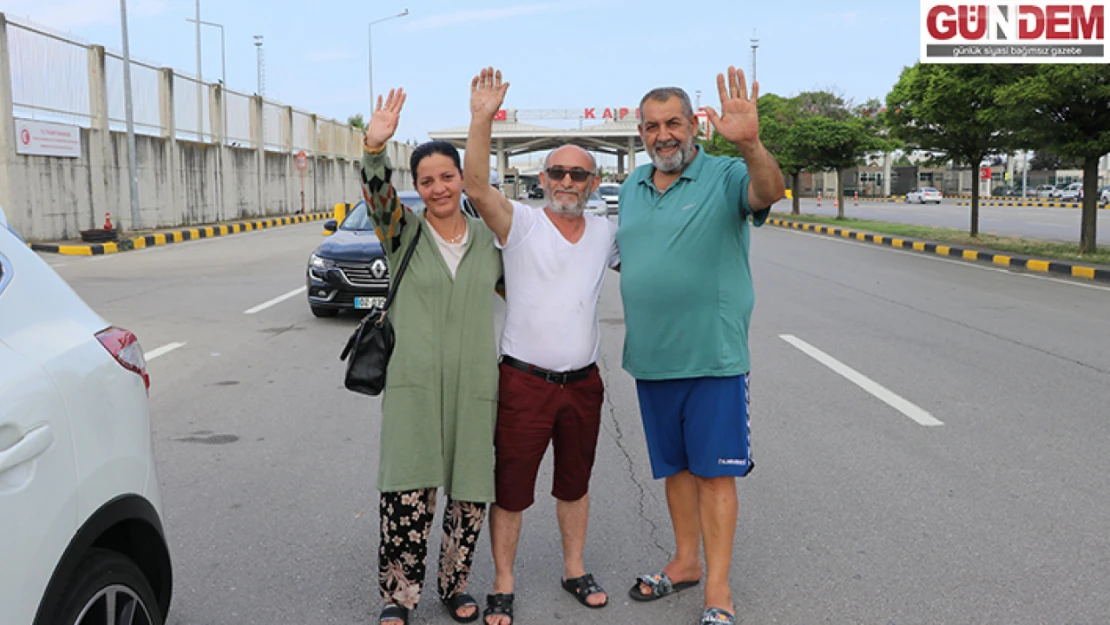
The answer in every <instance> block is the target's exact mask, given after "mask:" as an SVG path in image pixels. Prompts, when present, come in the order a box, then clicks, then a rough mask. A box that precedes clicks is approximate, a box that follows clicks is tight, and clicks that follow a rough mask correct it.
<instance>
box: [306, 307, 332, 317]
mask: <svg viewBox="0 0 1110 625" xmlns="http://www.w3.org/2000/svg"><path fill="white" fill-rule="evenodd" d="M310 308H312V314H314V315H316V316H317V317H334V316H336V315H338V314H339V311H338V310H337V309H335V308H318V307H316V306H310Z"/></svg>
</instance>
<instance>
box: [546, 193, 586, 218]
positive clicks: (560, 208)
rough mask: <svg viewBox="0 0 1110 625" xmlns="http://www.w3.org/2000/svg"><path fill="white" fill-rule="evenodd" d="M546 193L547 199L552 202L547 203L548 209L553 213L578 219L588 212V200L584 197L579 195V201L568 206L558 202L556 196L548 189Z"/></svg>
mask: <svg viewBox="0 0 1110 625" xmlns="http://www.w3.org/2000/svg"><path fill="white" fill-rule="evenodd" d="M546 192H547V197H549V198H551V201H550V202H548V203H547V207H548V208H550V209H551V211H552V212H553V213H558V214H559V215H570V216H572V217H577V216H579V215H581V214H582V213H583V212H585V210H586V198H585V196H583V195H579V197H578V199H577V200H575V201H574V202H571V203H569V204H568V203H564V202H560V201H559V200H556V199H555V194H554V193H553V192H552V190H551V189H546Z"/></svg>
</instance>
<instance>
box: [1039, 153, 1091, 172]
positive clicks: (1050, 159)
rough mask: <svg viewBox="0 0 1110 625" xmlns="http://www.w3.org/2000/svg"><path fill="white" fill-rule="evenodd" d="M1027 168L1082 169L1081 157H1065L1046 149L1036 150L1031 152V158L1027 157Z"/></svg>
mask: <svg viewBox="0 0 1110 625" xmlns="http://www.w3.org/2000/svg"><path fill="white" fill-rule="evenodd" d="M1029 169H1033V170H1054V169H1083V159H1081V158H1079V159H1077V158H1065V157H1063V156H1060V155H1059V154H1053V153H1052V152H1049V151H1047V150H1037V151H1036V152H1034V153H1033V158H1031V159H1029Z"/></svg>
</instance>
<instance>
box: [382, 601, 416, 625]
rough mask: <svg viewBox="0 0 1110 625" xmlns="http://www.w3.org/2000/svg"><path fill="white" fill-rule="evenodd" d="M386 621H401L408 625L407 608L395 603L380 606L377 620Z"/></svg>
mask: <svg viewBox="0 0 1110 625" xmlns="http://www.w3.org/2000/svg"><path fill="white" fill-rule="evenodd" d="M386 621H401V622H402V623H404V624H405V625H409V609H408V608H406V607H404V606H399V605H397V604H396V603H391V604H389V605H387V606H385V607H384V608H382V614H381V616H380V617H379V618H378V622H379V623H384V622H386Z"/></svg>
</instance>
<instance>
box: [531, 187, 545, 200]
mask: <svg viewBox="0 0 1110 625" xmlns="http://www.w3.org/2000/svg"><path fill="white" fill-rule="evenodd" d="M528 199H530V200H542V199H543V187H541V186H540V185H536V186H534V187H532V188H531V189H528Z"/></svg>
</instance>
